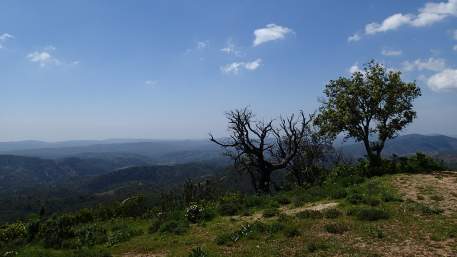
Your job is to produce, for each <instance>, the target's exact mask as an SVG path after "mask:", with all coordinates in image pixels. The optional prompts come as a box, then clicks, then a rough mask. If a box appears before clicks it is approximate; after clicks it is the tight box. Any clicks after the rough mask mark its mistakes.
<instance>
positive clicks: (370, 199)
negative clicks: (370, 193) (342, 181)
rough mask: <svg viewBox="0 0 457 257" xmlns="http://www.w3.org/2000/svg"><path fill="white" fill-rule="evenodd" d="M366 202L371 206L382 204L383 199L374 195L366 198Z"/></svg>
mask: <svg viewBox="0 0 457 257" xmlns="http://www.w3.org/2000/svg"><path fill="white" fill-rule="evenodd" d="M365 203H366V204H368V205H370V206H379V205H380V204H381V200H379V199H377V198H374V197H368V198H367V199H365Z"/></svg>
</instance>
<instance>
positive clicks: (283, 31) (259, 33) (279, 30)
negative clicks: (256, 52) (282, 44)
mask: <svg viewBox="0 0 457 257" xmlns="http://www.w3.org/2000/svg"><path fill="white" fill-rule="evenodd" d="M292 32H293V30H291V29H289V28H286V27H282V26H279V25H276V24H273V23H271V24H268V25H267V26H265V28H260V29H256V30H255V31H254V36H255V39H254V42H253V46H258V45H260V44H263V43H266V42H268V41H274V40H279V39H284V38H285V37H286V35H287V34H289V33H292Z"/></svg>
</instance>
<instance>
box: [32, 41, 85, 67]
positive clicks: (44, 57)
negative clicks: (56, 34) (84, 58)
mask: <svg viewBox="0 0 457 257" xmlns="http://www.w3.org/2000/svg"><path fill="white" fill-rule="evenodd" d="M56 49H57V48H56V47H55V46H53V45H48V46H46V47H44V48H43V49H42V50H39V51H34V52H31V53H29V54H27V55H26V58H27V59H28V60H29V61H30V62H32V63H37V64H39V65H40V67H45V66H51V65H54V66H61V65H78V64H79V63H80V61H78V60H74V61H71V62H70V61H68V62H66V61H62V60H61V59H60V58H57V57H56V56H55V51H56Z"/></svg>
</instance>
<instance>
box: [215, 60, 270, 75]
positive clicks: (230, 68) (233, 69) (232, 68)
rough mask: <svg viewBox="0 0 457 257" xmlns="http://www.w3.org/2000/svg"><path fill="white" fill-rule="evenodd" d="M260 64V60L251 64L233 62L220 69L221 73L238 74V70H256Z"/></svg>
mask: <svg viewBox="0 0 457 257" xmlns="http://www.w3.org/2000/svg"><path fill="white" fill-rule="evenodd" d="M261 64H262V59H260V58H259V59H256V60H254V61H252V62H233V63H229V64H227V65H224V66H222V67H221V71H222V72H223V73H227V74H229V73H232V74H238V73H239V72H240V70H242V69H245V70H250V71H253V70H256V69H258V68H259V67H260V65H261Z"/></svg>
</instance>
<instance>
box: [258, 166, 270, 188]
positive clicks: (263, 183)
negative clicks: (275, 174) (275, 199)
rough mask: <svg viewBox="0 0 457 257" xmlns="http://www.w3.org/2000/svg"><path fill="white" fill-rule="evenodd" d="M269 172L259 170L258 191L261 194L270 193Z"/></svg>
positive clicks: (267, 170)
mask: <svg viewBox="0 0 457 257" xmlns="http://www.w3.org/2000/svg"><path fill="white" fill-rule="evenodd" d="M270 187H271V170H269V169H264V170H260V179H259V191H260V192H261V193H270V191H271V188H270Z"/></svg>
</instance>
